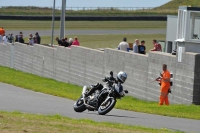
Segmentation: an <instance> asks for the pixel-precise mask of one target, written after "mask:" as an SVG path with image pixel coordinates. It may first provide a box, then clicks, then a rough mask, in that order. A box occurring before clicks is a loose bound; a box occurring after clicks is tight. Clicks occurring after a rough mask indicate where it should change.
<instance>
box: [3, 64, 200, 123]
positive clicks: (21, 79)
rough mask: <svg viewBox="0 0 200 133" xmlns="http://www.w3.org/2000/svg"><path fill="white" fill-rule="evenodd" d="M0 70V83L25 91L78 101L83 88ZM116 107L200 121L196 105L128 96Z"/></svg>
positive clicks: (5, 68)
mask: <svg viewBox="0 0 200 133" xmlns="http://www.w3.org/2000/svg"><path fill="white" fill-rule="evenodd" d="M0 70H1V71H0V82H4V83H8V84H12V85H15V86H19V87H22V88H25V89H29V90H33V91H38V92H42V93H46V94H51V95H54V96H59V97H64V98H69V99H72V100H77V99H78V98H79V96H80V94H81V91H82V87H79V86H76V85H71V84H68V83H63V82H58V81H55V80H53V79H48V78H43V77H39V76H36V75H32V74H28V73H24V72H20V71H17V70H14V69H10V68H7V67H2V66H0ZM115 107H116V108H118V109H124V110H130V111H136V112H145V113H151V114H159V115H164V116H173V117H181V118H190V119H197V120H200V113H199V110H200V106H195V105H170V106H158V103H157V102H148V101H142V100H138V99H135V98H133V97H130V96H126V97H124V98H123V99H122V100H118V102H117V104H116V106H115Z"/></svg>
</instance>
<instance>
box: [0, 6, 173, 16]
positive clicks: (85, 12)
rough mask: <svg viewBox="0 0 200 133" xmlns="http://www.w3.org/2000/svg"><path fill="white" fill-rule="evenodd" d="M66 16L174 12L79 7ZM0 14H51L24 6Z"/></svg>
mask: <svg viewBox="0 0 200 133" xmlns="http://www.w3.org/2000/svg"><path fill="white" fill-rule="evenodd" d="M60 14H61V10H57V9H56V10H55V16H60ZM65 14H66V16H87V15H88V16H89V15H91V16H136V15H145V16H146V15H169V14H176V12H172V11H170V10H168V9H165V10H163V8H162V9H157V8H155V9H151V8H133V9H132V10H130V8H129V9H128V8H127V9H125V8H124V9H116V8H108V9H102V8H99V9H95V8H93V9H85V10H84V9H80V8H79V10H71V9H66V12H65ZM0 15H36V16H41V15H45V16H51V15H52V9H51V8H45V7H33V6H29V7H24V6H21V7H20V6H19V7H17V6H15V7H14V6H9V7H4V8H0Z"/></svg>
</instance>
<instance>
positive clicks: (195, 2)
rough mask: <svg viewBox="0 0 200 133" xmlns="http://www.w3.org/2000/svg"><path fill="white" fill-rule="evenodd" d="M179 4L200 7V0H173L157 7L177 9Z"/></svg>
mask: <svg viewBox="0 0 200 133" xmlns="http://www.w3.org/2000/svg"><path fill="white" fill-rule="evenodd" d="M179 6H191V7H200V0H171V1H170V2H168V3H166V4H164V5H162V6H160V7H157V9H175V10H176V9H177V10H178V7H179Z"/></svg>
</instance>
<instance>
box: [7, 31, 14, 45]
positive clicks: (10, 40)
mask: <svg viewBox="0 0 200 133" xmlns="http://www.w3.org/2000/svg"><path fill="white" fill-rule="evenodd" d="M8 42H9V43H13V42H14V37H13V34H12V33H10V34H9V36H8Z"/></svg>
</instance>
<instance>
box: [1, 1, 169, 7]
mask: <svg viewBox="0 0 200 133" xmlns="http://www.w3.org/2000/svg"><path fill="white" fill-rule="evenodd" d="M66 1H67V4H66V6H67V7H157V6H160V5H163V4H165V3H167V2H169V1H171V0H66ZM61 2H62V0H56V7H61ZM0 6H41V7H52V6H53V0H6V1H5V0H0Z"/></svg>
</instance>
